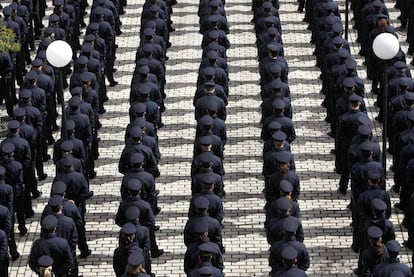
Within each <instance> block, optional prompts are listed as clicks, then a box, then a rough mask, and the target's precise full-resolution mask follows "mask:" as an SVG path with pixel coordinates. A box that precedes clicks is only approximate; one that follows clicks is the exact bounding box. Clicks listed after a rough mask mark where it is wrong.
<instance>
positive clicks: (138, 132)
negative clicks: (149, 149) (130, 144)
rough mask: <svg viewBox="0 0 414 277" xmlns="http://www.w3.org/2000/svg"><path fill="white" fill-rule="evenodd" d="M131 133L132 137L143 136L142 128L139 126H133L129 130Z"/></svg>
mask: <svg viewBox="0 0 414 277" xmlns="http://www.w3.org/2000/svg"><path fill="white" fill-rule="evenodd" d="M129 134H130V135H131V137H132V138H140V137H142V129H141V128H140V127H138V126H133V127H132V128H131V130H129Z"/></svg>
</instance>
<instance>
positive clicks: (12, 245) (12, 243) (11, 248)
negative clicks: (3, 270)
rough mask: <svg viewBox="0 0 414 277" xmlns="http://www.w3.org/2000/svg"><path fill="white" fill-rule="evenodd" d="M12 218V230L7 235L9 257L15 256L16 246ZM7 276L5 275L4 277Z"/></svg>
mask: <svg viewBox="0 0 414 277" xmlns="http://www.w3.org/2000/svg"><path fill="white" fill-rule="evenodd" d="M14 235H15V234H14V217H13V218H12V228H11V230H10V234H9V252H10V255H11V256H17V254H18V252H17V245H16V239H15V236H14ZM6 276H7V275H6Z"/></svg>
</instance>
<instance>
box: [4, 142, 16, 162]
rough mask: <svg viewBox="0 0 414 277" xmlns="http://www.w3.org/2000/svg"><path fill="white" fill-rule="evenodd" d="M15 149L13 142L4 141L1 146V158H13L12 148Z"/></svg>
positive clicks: (9, 159) (10, 159)
mask: <svg viewBox="0 0 414 277" xmlns="http://www.w3.org/2000/svg"><path fill="white" fill-rule="evenodd" d="M15 149H16V147H15V146H14V144H13V143H10V142H6V143H4V144H3V145H2V146H1V153H2V157H3V159H5V160H7V161H9V162H10V161H12V160H14V150H15Z"/></svg>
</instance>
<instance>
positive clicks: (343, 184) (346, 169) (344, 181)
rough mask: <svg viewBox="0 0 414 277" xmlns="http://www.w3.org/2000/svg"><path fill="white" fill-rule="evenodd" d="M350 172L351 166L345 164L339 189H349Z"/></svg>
mask: <svg viewBox="0 0 414 277" xmlns="http://www.w3.org/2000/svg"><path fill="white" fill-rule="evenodd" d="M349 174H350V171H349V167H348V166H344V168H342V172H341V179H340V180H339V189H340V190H342V191H346V190H347V189H348V184H349Z"/></svg>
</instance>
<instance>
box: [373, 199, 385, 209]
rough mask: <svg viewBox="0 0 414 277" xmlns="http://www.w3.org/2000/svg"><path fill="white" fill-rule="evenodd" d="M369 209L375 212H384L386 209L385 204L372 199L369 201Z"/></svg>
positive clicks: (379, 200)
mask: <svg viewBox="0 0 414 277" xmlns="http://www.w3.org/2000/svg"><path fill="white" fill-rule="evenodd" d="M371 208H373V209H374V210H376V211H385V210H386V209H387V204H385V202H384V201H382V200H381V199H380V198H374V199H372V201H371Z"/></svg>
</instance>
